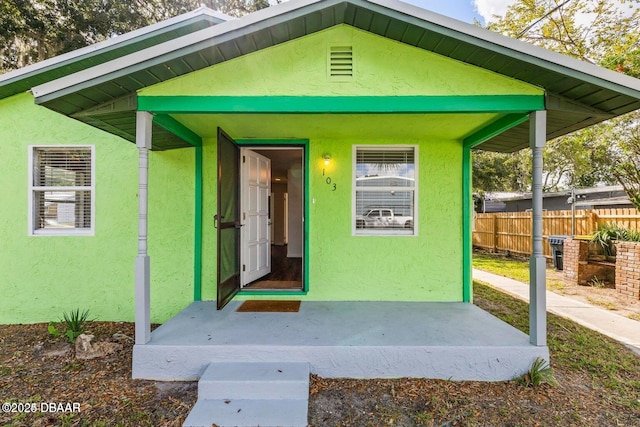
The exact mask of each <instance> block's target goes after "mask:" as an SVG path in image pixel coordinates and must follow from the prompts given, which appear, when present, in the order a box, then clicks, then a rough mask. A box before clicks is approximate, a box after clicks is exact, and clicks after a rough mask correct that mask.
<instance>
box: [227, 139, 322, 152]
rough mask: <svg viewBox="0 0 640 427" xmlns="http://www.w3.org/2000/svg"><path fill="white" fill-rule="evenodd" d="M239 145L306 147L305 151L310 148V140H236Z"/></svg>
mask: <svg viewBox="0 0 640 427" xmlns="http://www.w3.org/2000/svg"><path fill="white" fill-rule="evenodd" d="M235 141H236V142H237V143H238V145H297V146H304V148H305V150H306V149H307V148H308V146H309V140H308V139H300V138H291V139H286V138H282V139H251V138H246V139H236V140H235Z"/></svg>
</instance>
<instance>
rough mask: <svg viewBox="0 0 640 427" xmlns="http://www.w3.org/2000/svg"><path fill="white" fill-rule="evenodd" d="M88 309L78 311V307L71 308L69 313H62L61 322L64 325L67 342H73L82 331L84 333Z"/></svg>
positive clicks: (87, 320)
mask: <svg viewBox="0 0 640 427" xmlns="http://www.w3.org/2000/svg"><path fill="white" fill-rule="evenodd" d="M89 321H90V320H89V310H84V311H83V312H82V313H80V309H79V308H77V309H75V310H72V311H71V312H70V313H69V314H67V312H64V313H62V322H63V323H64V325H65V327H66V333H65V334H66V336H67V338H68V339H69V342H71V343H75V342H76V338H78V337H79V336H80V335H81V334H82V333H84V330H85V328H86V327H87V322H89Z"/></svg>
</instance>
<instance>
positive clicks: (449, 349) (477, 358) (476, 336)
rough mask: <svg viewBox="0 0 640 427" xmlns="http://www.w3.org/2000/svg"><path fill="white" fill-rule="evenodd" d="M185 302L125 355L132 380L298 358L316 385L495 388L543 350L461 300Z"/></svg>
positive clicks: (184, 376) (193, 376) (193, 375)
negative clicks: (268, 306) (254, 307)
mask: <svg viewBox="0 0 640 427" xmlns="http://www.w3.org/2000/svg"><path fill="white" fill-rule="evenodd" d="M241 303H242V301H231V302H230V303H229V304H228V305H227V307H225V308H224V309H223V310H221V311H218V310H216V307H215V303H214V302H194V303H192V304H191V305H189V306H188V307H187V308H185V309H184V310H183V311H181V312H180V313H178V314H177V315H176V316H175V317H173V318H171V319H170V320H168V321H167V322H166V323H164V324H163V325H161V326H160V327H158V328H157V329H156V330H155V331H153V333H152V334H151V341H150V342H149V343H147V344H145V345H135V346H134V349H133V377H134V378H145V379H155V380H169V381H172V380H176V381H182V380H185V381H186V380H197V379H199V378H200V376H201V375H202V372H203V371H204V369H205V368H206V367H207V365H208V364H209V363H210V362H211V361H214V360H215V361H276V362H277V361H301V362H308V363H309V364H310V368H311V372H312V373H315V374H317V375H319V376H321V377H325V378H336V377H343V378H395V377H424V378H441V379H453V380H481V381H501V380H509V379H512V378H513V377H515V376H518V375H521V374H522V373H524V372H525V371H526V370H528V369H529V367H530V366H531V364H532V363H533V361H534V360H535V359H536V358H537V357H542V358H544V359H545V360H549V350H548V348H547V347H537V346H534V345H531V344H530V343H529V337H528V336H527V335H525V334H524V333H522V332H520V331H519V330H517V329H515V328H513V327H511V326H510V325H508V324H506V323H505V322H502V321H501V320H499V319H497V318H495V317H493V316H491V315H490V314H489V313H487V312H485V311H483V310H481V309H480V308H478V307H476V306H474V305H472V304H467V303H416V302H353V301H344V302H335V301H327V302H315V301H314V302H304V301H303V302H302V303H301V306H300V311H299V312H298V313H246V312H241V313H239V312H236V309H237V308H238V307H239V305H240V304H241Z"/></svg>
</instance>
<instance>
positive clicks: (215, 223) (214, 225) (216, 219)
mask: <svg viewBox="0 0 640 427" xmlns="http://www.w3.org/2000/svg"><path fill="white" fill-rule="evenodd" d="M221 218H224V215H220V217H219V218H218V214H215V215H214V216H213V228H218V220H219V219H221Z"/></svg>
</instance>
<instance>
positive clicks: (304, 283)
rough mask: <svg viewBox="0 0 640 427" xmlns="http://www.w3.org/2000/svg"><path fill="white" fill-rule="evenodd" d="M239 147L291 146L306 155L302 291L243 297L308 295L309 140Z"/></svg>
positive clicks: (267, 141)
mask: <svg viewBox="0 0 640 427" xmlns="http://www.w3.org/2000/svg"><path fill="white" fill-rule="evenodd" d="M235 141H236V143H237V144H238V145H242V146H252V145H265V146H267V145H271V146H280V147H285V146H291V147H302V151H303V153H304V159H303V162H304V164H303V165H302V166H303V170H304V188H305V194H304V221H303V224H304V256H303V257H302V258H303V268H302V272H303V277H302V290H301V291H286V290H283V291H244V292H243V291H242V290H241V291H240V294H242V295H306V294H307V293H308V292H309V194H310V193H309V173H308V171H309V140H308V139H294V138H292V139H286V138H278V139H236V140H235Z"/></svg>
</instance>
